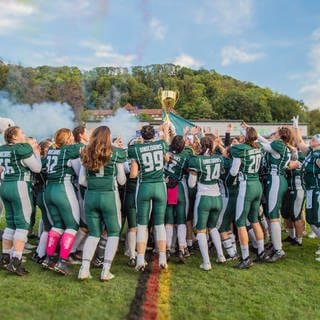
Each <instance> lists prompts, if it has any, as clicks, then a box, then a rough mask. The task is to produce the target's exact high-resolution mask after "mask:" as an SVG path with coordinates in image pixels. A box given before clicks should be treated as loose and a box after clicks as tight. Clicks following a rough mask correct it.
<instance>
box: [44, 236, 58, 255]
mask: <svg viewBox="0 0 320 320" xmlns="http://www.w3.org/2000/svg"><path fill="white" fill-rule="evenodd" d="M60 237H61V234H60V233H59V232H57V231H54V230H50V231H49V232H48V242H47V250H46V252H47V255H48V256H53V255H54V253H55V251H56V249H57V246H58V243H59V239H60Z"/></svg>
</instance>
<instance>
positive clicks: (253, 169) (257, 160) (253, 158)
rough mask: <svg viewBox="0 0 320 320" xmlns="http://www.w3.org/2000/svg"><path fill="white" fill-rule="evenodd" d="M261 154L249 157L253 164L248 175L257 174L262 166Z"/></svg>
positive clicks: (250, 165)
mask: <svg viewBox="0 0 320 320" xmlns="http://www.w3.org/2000/svg"><path fill="white" fill-rule="evenodd" d="M261 158H262V156H261V154H254V155H251V156H249V159H250V160H251V163H250V164H249V168H248V173H257V172H258V171H259V168H260V164H261Z"/></svg>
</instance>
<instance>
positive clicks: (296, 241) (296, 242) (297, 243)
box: [291, 239, 302, 247]
mask: <svg viewBox="0 0 320 320" xmlns="http://www.w3.org/2000/svg"><path fill="white" fill-rule="evenodd" d="M291 245H293V246H296V247H302V243H300V242H298V240H297V239H293V242H291Z"/></svg>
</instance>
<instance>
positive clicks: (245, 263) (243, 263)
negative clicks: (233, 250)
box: [234, 258, 253, 270]
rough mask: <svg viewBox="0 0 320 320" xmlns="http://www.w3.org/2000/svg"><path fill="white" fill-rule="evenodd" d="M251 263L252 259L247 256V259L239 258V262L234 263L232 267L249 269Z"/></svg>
mask: <svg viewBox="0 0 320 320" xmlns="http://www.w3.org/2000/svg"><path fill="white" fill-rule="evenodd" d="M252 265H253V263H252V261H251V260H250V258H247V259H244V260H243V259H241V261H240V263H238V264H236V265H235V266H234V267H235V268H236V269H240V270H242V269H249V268H250V267H252Z"/></svg>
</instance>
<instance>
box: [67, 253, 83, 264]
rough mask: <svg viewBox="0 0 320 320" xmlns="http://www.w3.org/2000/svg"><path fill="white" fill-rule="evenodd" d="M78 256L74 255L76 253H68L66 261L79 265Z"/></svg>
mask: <svg viewBox="0 0 320 320" xmlns="http://www.w3.org/2000/svg"><path fill="white" fill-rule="evenodd" d="M78 258H79V257H78V256H77V255H76V253H71V254H70V255H69V258H68V261H69V263H70V264H77V265H80V264H81V259H80V260H79V259H78Z"/></svg>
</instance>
